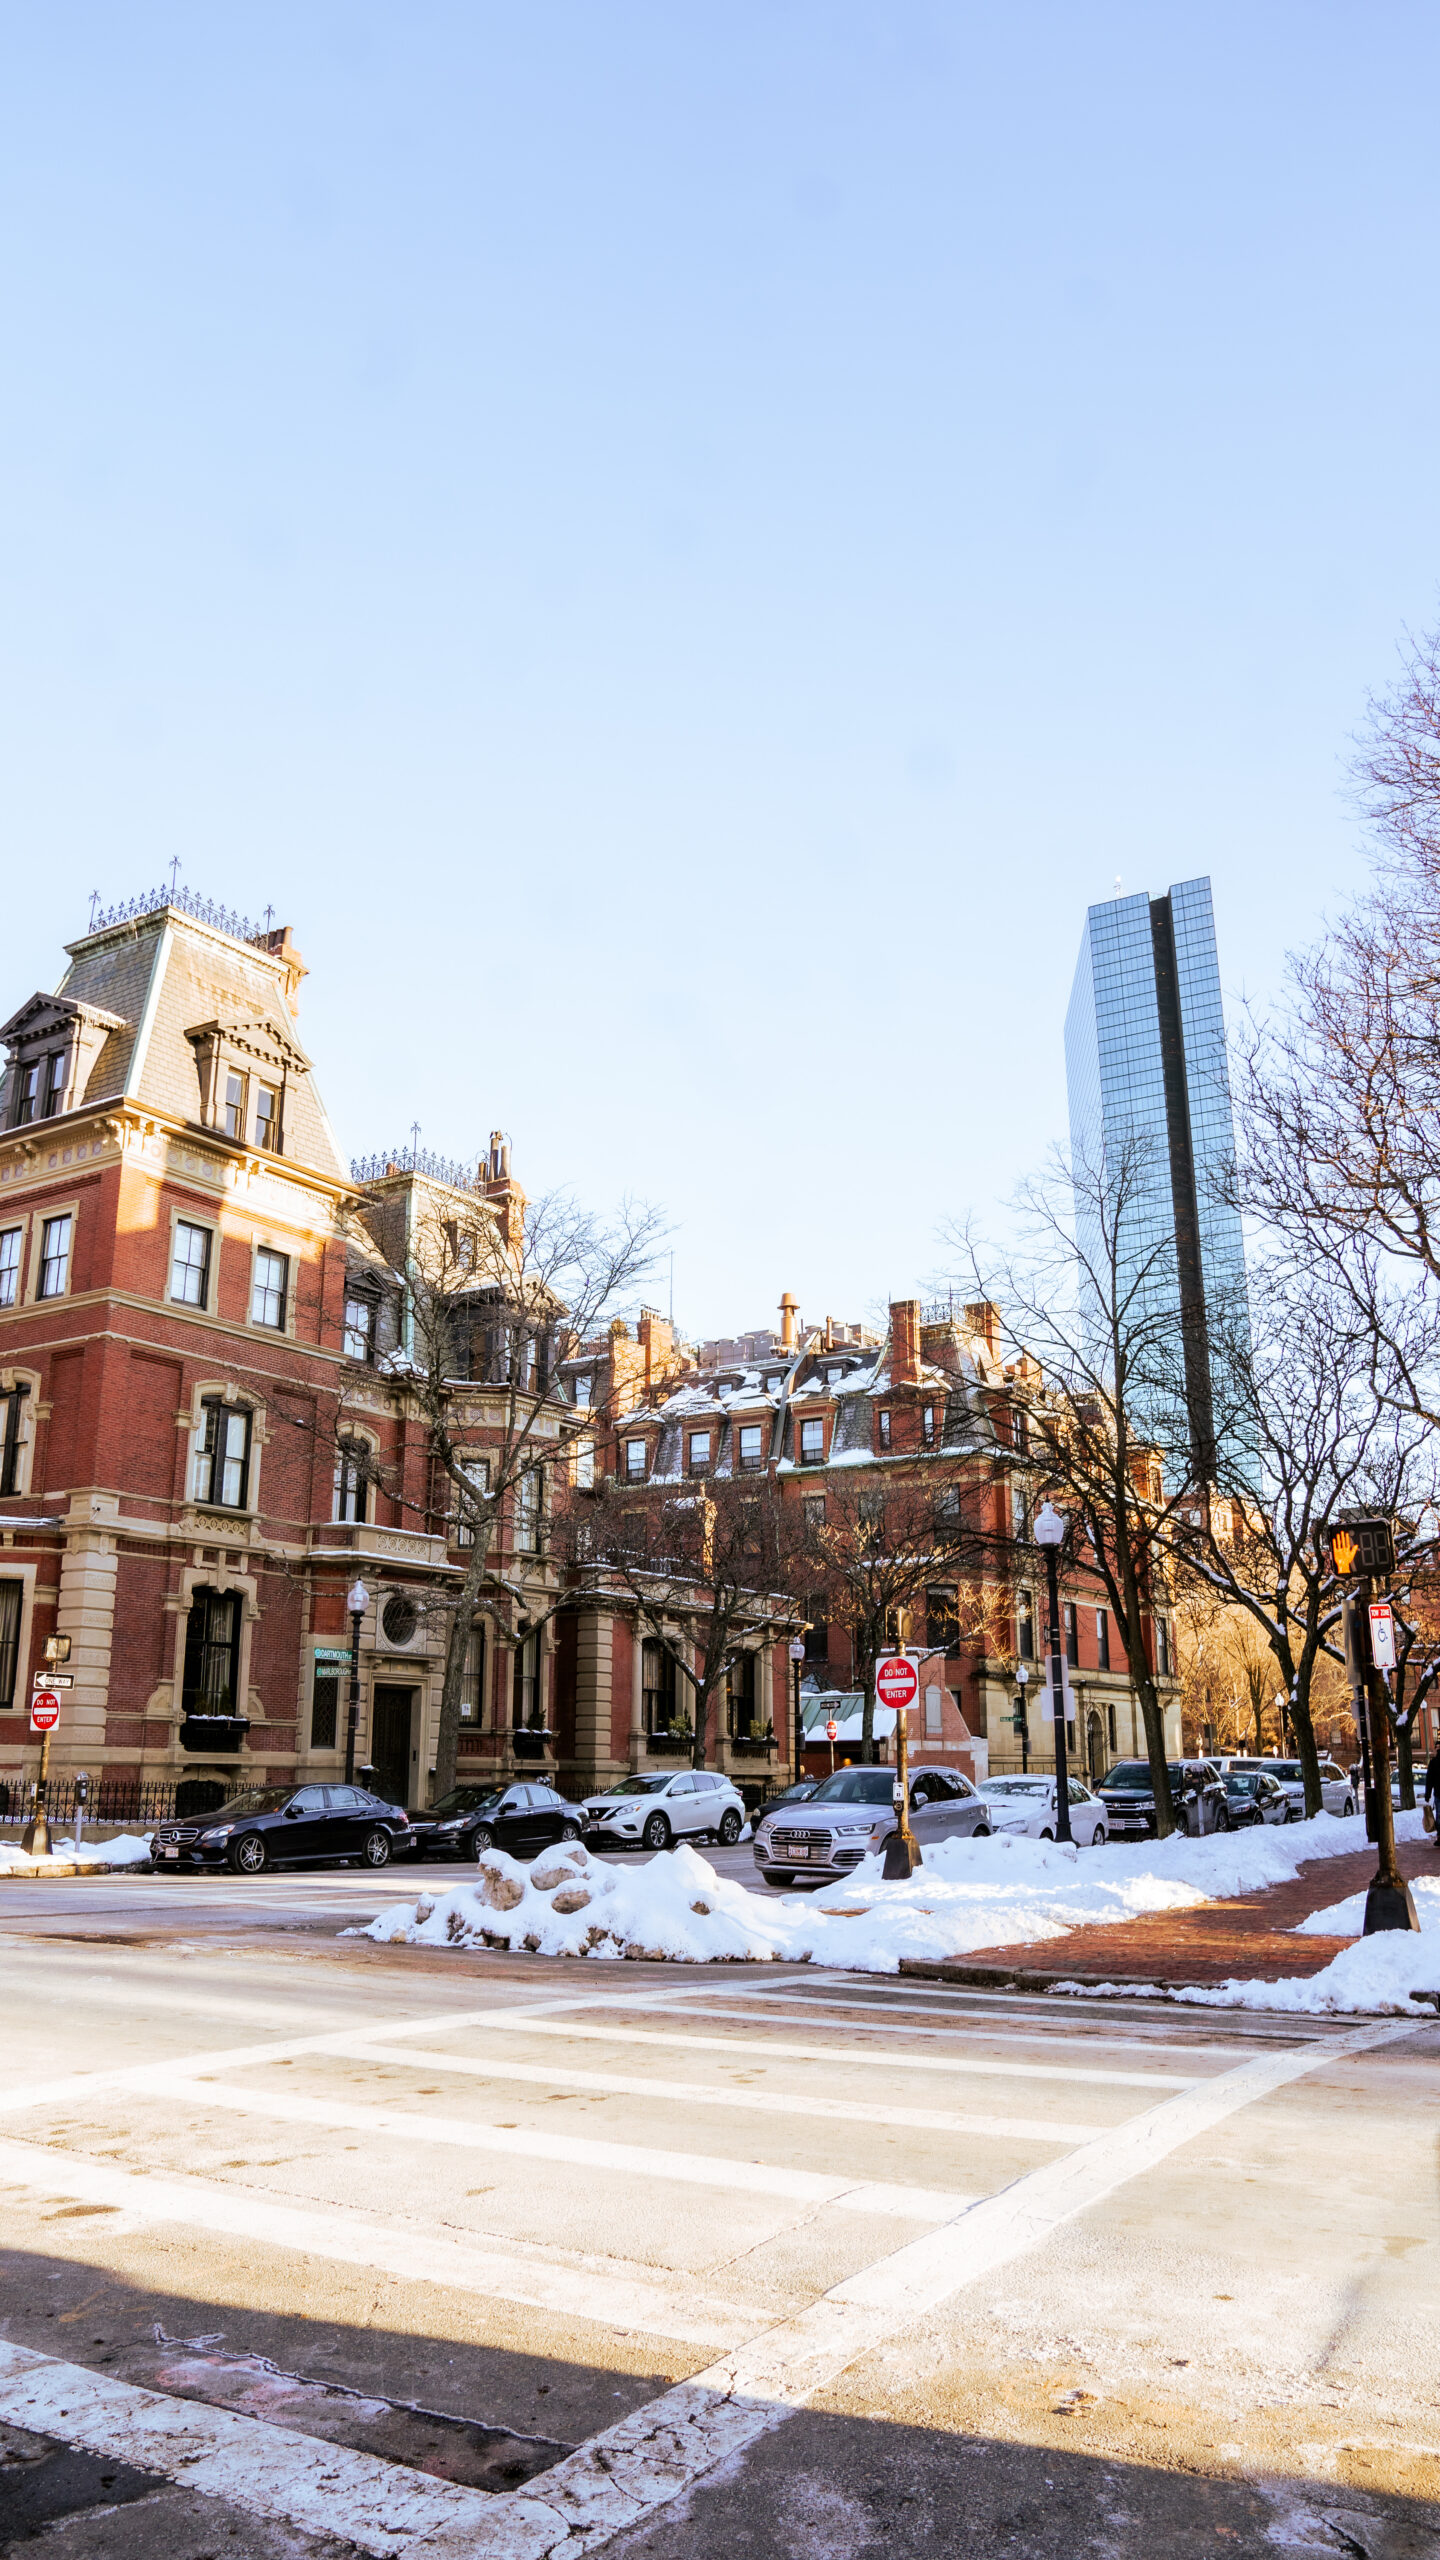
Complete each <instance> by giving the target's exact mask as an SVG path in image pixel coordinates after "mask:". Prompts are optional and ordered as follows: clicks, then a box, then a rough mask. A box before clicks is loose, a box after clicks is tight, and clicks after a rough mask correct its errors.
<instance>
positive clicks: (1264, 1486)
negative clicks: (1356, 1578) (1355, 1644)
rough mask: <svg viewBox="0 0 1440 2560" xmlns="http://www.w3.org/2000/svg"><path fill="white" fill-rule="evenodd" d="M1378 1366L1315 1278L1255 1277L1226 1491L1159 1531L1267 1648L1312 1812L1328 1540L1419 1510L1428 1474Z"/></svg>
mask: <svg viewBox="0 0 1440 2560" xmlns="http://www.w3.org/2000/svg"><path fill="white" fill-rule="evenodd" d="M1377 1357H1378V1354H1377V1346H1376V1344H1375V1342H1374V1340H1373V1338H1372V1336H1371V1335H1370V1332H1369V1330H1368V1328H1367V1327H1366V1325H1365V1324H1364V1323H1363V1322H1362V1321H1361V1320H1360V1318H1359V1316H1358V1314H1357V1311H1356V1310H1355V1308H1354V1306H1353V1303H1352V1302H1350V1301H1348V1300H1347V1299H1346V1298H1345V1297H1343V1296H1341V1295H1340V1294H1339V1293H1337V1291H1336V1290H1335V1288H1334V1287H1333V1286H1331V1285H1329V1284H1328V1282H1327V1281H1326V1279H1325V1278H1324V1277H1323V1276H1322V1278H1321V1279H1320V1280H1318V1281H1312V1282H1310V1283H1308V1284H1306V1283H1304V1282H1301V1281H1297V1280H1296V1279H1294V1278H1293V1276H1292V1275H1291V1274H1290V1273H1289V1272H1287V1271H1285V1270H1283V1269H1277V1268H1274V1267H1269V1268H1262V1270H1261V1271H1260V1273H1259V1275H1258V1277H1257V1279H1256V1280H1255V1282H1254V1284H1253V1288H1252V1295H1251V1311H1250V1317H1249V1320H1248V1322H1247V1324H1246V1326H1245V1329H1244V1337H1243V1339H1237V1340H1235V1341H1232V1342H1231V1344H1230V1345H1229V1347H1228V1351H1227V1359H1226V1367H1227V1373H1228V1375H1229V1376H1230V1377H1231V1378H1232V1379H1233V1380H1234V1381H1236V1383H1237V1386H1238V1391H1239V1399H1240V1409H1239V1413H1238V1416H1237V1427H1236V1428H1235V1429H1234V1430H1233V1431H1232V1432H1231V1433H1230V1434H1229V1435H1227V1443H1226V1452H1225V1458H1224V1464H1223V1468H1222V1483H1221V1486H1220V1488H1219V1490H1218V1491H1217V1493H1216V1495H1215V1496H1214V1497H1213V1498H1211V1499H1207V1500H1206V1501H1205V1502H1204V1503H1203V1505H1200V1506H1182V1508H1181V1509H1180V1510H1179V1511H1177V1512H1176V1513H1175V1514H1174V1516H1173V1517H1172V1519H1171V1521H1170V1523H1169V1526H1168V1529H1167V1532H1166V1543H1167V1545H1168V1547H1169V1548H1170V1550H1171V1553H1172V1554H1173V1556H1174V1557H1175V1560H1176V1564H1177V1568H1178V1569H1179V1570H1180V1571H1181V1573H1182V1574H1184V1575H1188V1576H1190V1577H1192V1578H1193V1579H1195V1580H1196V1581H1198V1582H1200V1583H1201V1584H1203V1585H1204V1586H1205V1587H1206V1588H1208V1589H1209V1590H1210V1591H1212V1592H1214V1593H1215V1594H1216V1596H1217V1597H1218V1598H1219V1599H1221V1600H1222V1601H1224V1602H1226V1603H1228V1604H1229V1605H1231V1606H1232V1607H1234V1608H1237V1609H1240V1610H1243V1611H1245V1612H1246V1613H1247V1615H1248V1616H1249V1618H1250V1619H1251V1620H1252V1622H1253V1623H1254V1625H1255V1626H1256V1628H1257V1629H1258V1630H1259V1632H1260V1633H1261V1635H1262V1636H1263V1638H1264V1641H1265V1643H1266V1645H1267V1646H1268V1648H1269V1651H1270V1655H1271V1657H1272V1660H1273V1665H1274V1673H1273V1675H1272V1676H1273V1677H1278V1681H1279V1684H1280V1687H1281V1689H1282V1691H1283V1694H1284V1698H1285V1715H1286V1718H1287V1719H1288V1721H1289V1724H1290V1726H1291V1729H1292V1731H1293V1734H1294V1738H1295V1747H1296V1751H1297V1754H1298V1757H1299V1760H1300V1766H1301V1770H1302V1773H1303V1776H1304V1780H1305V1803H1306V1810H1307V1812H1309V1813H1312V1814H1314V1813H1318V1812H1319V1811H1320V1809H1321V1805H1322V1800H1323V1799H1322V1791H1321V1783H1320V1758H1319V1749H1318V1746H1317V1743H1316V1739H1315V1725H1314V1717H1313V1714H1312V1709H1311V1691H1312V1686H1313V1683H1314V1680H1315V1675H1316V1672H1317V1669H1318V1668H1319V1666H1320V1665H1321V1663H1322V1662H1323V1660H1324V1659H1325V1657H1326V1656H1327V1655H1328V1656H1330V1657H1331V1658H1332V1659H1336V1660H1338V1659H1340V1658H1341V1653H1342V1648H1341V1645H1340V1637H1339V1628H1340V1616H1341V1606H1342V1601H1343V1591H1342V1588H1341V1586H1340V1585H1339V1584H1338V1583H1337V1581H1336V1579H1335V1576H1334V1574H1333V1573H1332V1571H1331V1566H1330V1533H1331V1530H1332V1529H1333V1528H1334V1527H1335V1526H1336V1525H1338V1523H1339V1521H1340V1518H1341V1516H1342V1515H1343V1513H1344V1512H1345V1511H1346V1510H1356V1509H1364V1508H1367V1507H1369V1506H1371V1505H1376V1506H1378V1507H1380V1508H1382V1509H1384V1510H1386V1511H1390V1510H1393V1509H1395V1508H1396V1506H1397V1505H1399V1506H1401V1507H1402V1508H1404V1507H1408V1506H1410V1505H1411V1504H1413V1502H1414V1501H1415V1499H1416V1498H1417V1495H1418V1493H1419V1489H1420V1488H1419V1481H1418V1473H1417V1471H1418V1470H1419V1469H1420V1468H1421V1467H1423V1465H1424V1463H1425V1444H1426V1439H1427V1436H1428V1435H1427V1433H1426V1431H1425V1428H1424V1426H1422V1425H1419V1424H1417V1423H1415V1422H1414V1421H1411V1422H1409V1423H1408V1424H1407V1423H1405V1422H1402V1421H1400V1420H1399V1419H1397V1416H1396V1413H1395V1411H1394V1409H1393V1395H1392V1394H1391V1393H1387V1392H1385V1388H1386V1384H1387V1381H1386V1378H1385V1374H1384V1372H1383V1371H1377ZM1377 1375H1378V1376H1379V1377H1380V1381H1381V1389H1382V1392H1381V1393H1380V1394H1378V1395H1377V1393H1376V1392H1375V1382H1376V1378H1377Z"/></svg>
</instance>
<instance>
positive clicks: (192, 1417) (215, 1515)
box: [175, 1378, 270, 1590]
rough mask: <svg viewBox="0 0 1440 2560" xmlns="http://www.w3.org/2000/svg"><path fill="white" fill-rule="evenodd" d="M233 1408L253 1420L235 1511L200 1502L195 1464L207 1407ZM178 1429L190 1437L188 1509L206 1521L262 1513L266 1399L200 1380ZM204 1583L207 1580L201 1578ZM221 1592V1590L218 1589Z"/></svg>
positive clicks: (225, 1382) (230, 1382)
mask: <svg viewBox="0 0 1440 2560" xmlns="http://www.w3.org/2000/svg"><path fill="white" fill-rule="evenodd" d="M216 1403H219V1404H225V1405H233V1406H237V1407H239V1408H241V1409H242V1410H243V1411H245V1412H248V1414H249V1416H250V1480H249V1483H248V1484H247V1485H246V1488H245V1501H244V1504H243V1506H242V1507H240V1508H238V1509H233V1510H232V1508H231V1507H230V1505H229V1504H228V1503H210V1502H200V1501H197V1500H196V1496H195V1460H196V1457H197V1455H198V1453H199V1451H200V1449H201V1447H202V1446H203V1444H204V1439H205V1408H206V1406H207V1404H216ZM175 1425H176V1429H177V1430H179V1431H184V1432H187V1433H188V1434H189V1445H188V1447H187V1449H186V1452H185V1496H184V1499H185V1507H186V1509H187V1510H188V1511H198V1512H202V1513H203V1514H204V1516H205V1518H206V1520H207V1521H208V1520H221V1519H224V1520H254V1519H256V1518H257V1517H258V1516H259V1510H260V1468H261V1462H262V1460H263V1457H264V1452H265V1449H266V1446H267V1444H268V1441H269V1438H270V1433H269V1429H268V1423H267V1414H266V1407H265V1402H264V1399H263V1397H260V1396H257V1395H256V1394H254V1393H253V1391H252V1390H251V1389H250V1388H249V1387H240V1386H237V1384H236V1382H235V1380H234V1379H233V1378H197V1379H196V1381H195V1384H194V1386H193V1387H192V1388H191V1391H190V1402H189V1404H188V1405H182V1407H181V1408H180V1411H179V1412H178V1413H177V1414H176V1416H175ZM200 1579H201V1581H202V1582H203V1581H204V1579H205V1576H204V1575H203V1574H202V1575H201V1576H200ZM215 1587H216V1589H217V1590H218V1589H219V1588H220V1587H221V1586H220V1585H219V1584H218V1583H217V1584H216V1585H215Z"/></svg>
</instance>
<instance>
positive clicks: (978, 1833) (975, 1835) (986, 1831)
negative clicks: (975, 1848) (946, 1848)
mask: <svg viewBox="0 0 1440 2560" xmlns="http://www.w3.org/2000/svg"><path fill="white" fill-rule="evenodd" d="M970 1837H971V1839H972V1840H988V1839H989V1837H990V1825H989V1823H988V1822H977V1823H976V1825H975V1828H974V1830H973V1831H972V1832H971V1834H970Z"/></svg>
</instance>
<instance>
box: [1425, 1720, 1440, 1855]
mask: <svg viewBox="0 0 1440 2560" xmlns="http://www.w3.org/2000/svg"><path fill="white" fill-rule="evenodd" d="M1425 1828H1426V1830H1427V1831H1428V1832H1430V1833H1431V1835H1432V1836H1433V1838H1434V1841H1435V1845H1436V1847H1437V1849H1440V1742H1437V1743H1436V1745H1435V1748H1434V1750H1433V1751H1432V1752H1431V1754H1430V1757H1429V1760H1428V1761H1427V1762H1426V1766H1425Z"/></svg>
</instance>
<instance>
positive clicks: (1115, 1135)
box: [1065, 879, 1246, 1476]
mask: <svg viewBox="0 0 1440 2560" xmlns="http://www.w3.org/2000/svg"><path fill="white" fill-rule="evenodd" d="M1065 1068H1066V1081H1067V1085H1068V1088H1069V1100H1070V1147H1071V1155H1072V1158H1073V1160H1074V1162H1075V1164H1076V1166H1077V1168H1078V1167H1082V1166H1083V1167H1085V1168H1087V1169H1088V1171H1089V1174H1090V1176H1091V1177H1092V1179H1093V1178H1094V1177H1096V1176H1101V1177H1103V1176H1104V1174H1105V1172H1106V1170H1107V1168H1108V1169H1110V1170H1111V1171H1112V1172H1113V1168H1114V1167H1115V1166H1116V1164H1117V1162H1118V1159H1119V1152H1120V1150H1121V1148H1122V1146H1124V1145H1126V1144H1127V1143H1128V1142H1129V1141H1131V1140H1134V1139H1138V1140H1139V1141H1140V1142H1141V1144H1140V1147H1139V1149H1138V1152H1137V1171H1138V1197H1137V1198H1136V1200H1135V1202H1134V1205H1133V1208H1132V1212H1131V1215H1130V1217H1129V1219H1128V1220H1127V1224H1126V1230H1125V1237H1124V1244H1125V1249H1126V1254H1127V1258H1128V1259H1129V1260H1130V1262H1131V1264H1132V1267H1133V1268H1135V1269H1137V1270H1138V1269H1140V1268H1141V1267H1143V1266H1144V1265H1145V1264H1146V1263H1147V1262H1148V1261H1150V1259H1151V1257H1154V1263H1155V1268H1154V1275H1153V1280H1152V1284H1151V1288H1150V1292H1149V1296H1150V1304H1151V1309H1152V1310H1153V1311H1155V1312H1162V1313H1163V1312H1165V1311H1166V1310H1171V1311H1173V1314H1174V1319H1175V1324H1176V1328H1177V1336H1178V1338H1179V1340H1180V1341H1181V1342H1182V1343H1183V1349H1184V1365H1185V1395H1186V1403H1187V1406H1188V1410H1189V1425H1190V1437H1191V1446H1192V1460H1193V1464H1194V1467H1195V1469H1196V1472H1197V1473H1199V1474H1202V1475H1206V1476H1209V1475H1211V1474H1213V1473H1214V1471H1215V1458H1216V1448H1215V1444H1216V1439H1217V1436H1218V1438H1219V1440H1220V1443H1221V1454H1222V1455H1223V1454H1224V1452H1225V1448H1226V1445H1227V1442H1228V1439H1229V1433H1228V1431H1227V1425H1226V1420H1225V1405H1226V1401H1227V1400H1226V1398H1225V1397H1224V1396H1223V1395H1222V1394H1221V1393H1220V1392H1219V1391H1218V1390H1219V1388H1220V1384H1221V1381H1220V1380H1219V1379H1217V1378H1216V1377H1215V1376H1214V1375H1213V1374H1212V1362H1213V1352H1212V1343H1211V1337H1212V1336H1213V1334H1214V1332H1215V1331H1216V1330H1221V1329H1223V1330H1228V1329H1230V1328H1241V1329H1243V1327H1244V1325H1245V1320H1246V1319H1245V1250H1244V1242H1243V1239H1242V1236H1241V1230H1240V1221H1239V1218H1238V1216H1237V1214H1236V1212H1235V1210H1234V1209H1233V1208H1232V1207H1231V1206H1230V1205H1229V1204H1228V1203H1227V1201H1226V1200H1225V1199H1224V1197H1223V1185H1224V1179H1225V1174H1226V1171H1227V1168H1228V1166H1229V1165H1230V1163H1231V1161H1232V1159H1233V1157H1234V1152H1235V1129H1234V1118H1233V1114H1232V1110H1231V1103H1230V1079H1229V1071H1228V1067H1227V1062H1226V1052H1225V1014H1224V1006H1223V1002H1222V999H1221V993H1220V964H1219V958H1218V954H1217V951H1216V946H1215V918H1214V913H1213V910H1212V907H1211V902H1210V883H1209V881H1208V880H1206V879H1201V880H1183V881H1180V882H1178V883H1177V884H1176V885H1175V886H1174V887H1172V888H1171V889H1170V890H1169V891H1168V892H1167V894H1166V895H1165V896H1164V897H1163V898H1149V897H1146V896H1144V895H1139V896H1135V897H1130V898H1112V899H1109V900H1107V901H1106V903H1105V904H1104V905H1101V906H1095V907H1091V908H1090V910H1089V912H1088V914H1087V915H1086V918H1085V931H1084V935H1083V937H1082V939H1081V944H1080V958H1079V962H1078V964H1077V967H1076V971H1075V984H1074V988H1073V990H1072V992H1071V997H1070V1009H1069V1012H1068V1014H1067V1016H1066V1021H1065ZM1077 1211H1078V1215H1079V1224H1080V1243H1081V1249H1082V1251H1083V1252H1086V1253H1087V1254H1091V1255H1094V1254H1096V1253H1098V1250H1099V1232H1098V1221H1097V1220H1096V1218H1095V1216H1094V1214H1093V1211H1092V1213H1091V1214H1090V1216H1089V1217H1088V1218H1087V1216H1086V1212H1085V1204H1084V1202H1083V1200H1081V1199H1078V1198H1077ZM1237 1454H1238V1452H1237Z"/></svg>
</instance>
